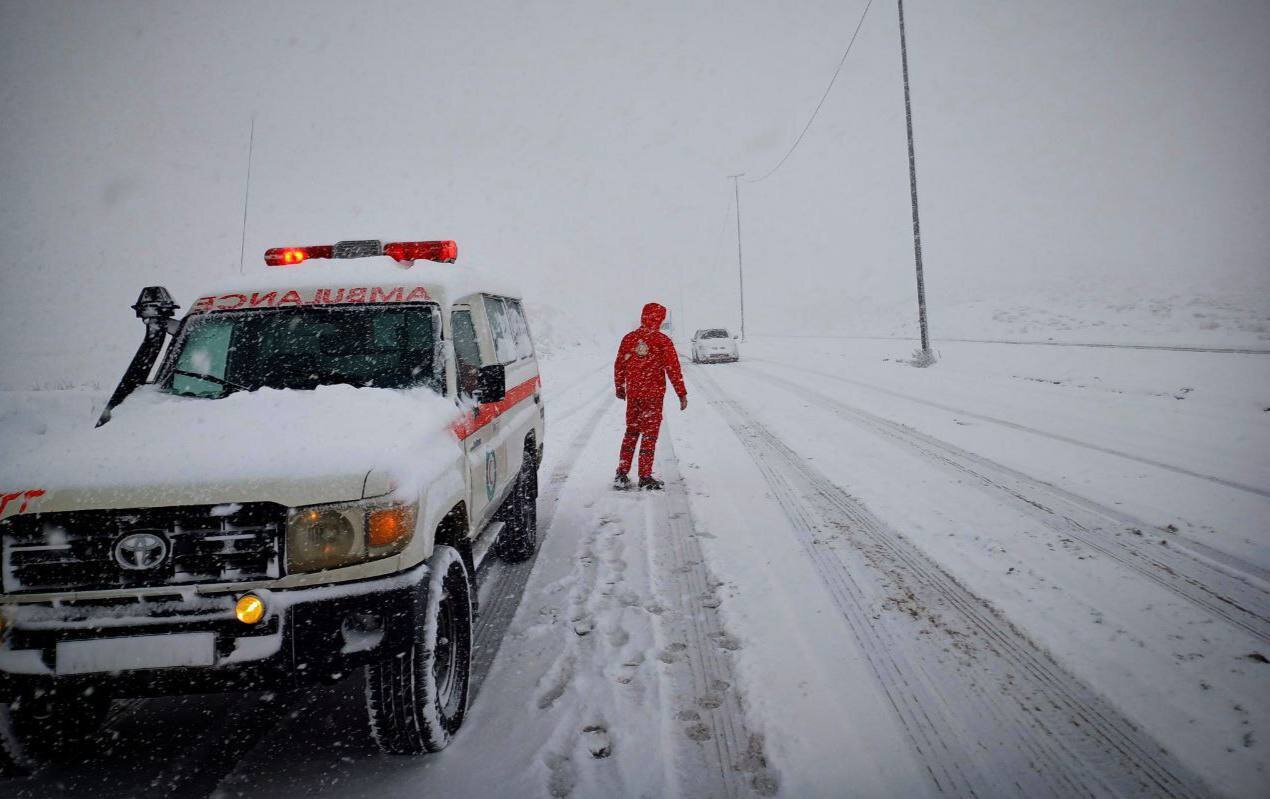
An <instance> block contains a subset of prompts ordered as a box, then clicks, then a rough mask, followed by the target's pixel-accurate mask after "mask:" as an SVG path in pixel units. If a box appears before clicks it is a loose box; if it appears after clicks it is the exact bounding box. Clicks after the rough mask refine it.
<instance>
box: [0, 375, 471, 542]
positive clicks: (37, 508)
mask: <svg viewBox="0 0 1270 799" xmlns="http://www.w3.org/2000/svg"><path fill="white" fill-rule="evenodd" d="M456 415H457V410H456V408H455V406H454V404H453V403H452V402H448V401H446V400H445V399H444V398H442V397H441V396H439V395H437V394H436V393H435V392H432V391H429V390H426V389H416V390H411V391H393V390H388V389H375V388H354V387H352V386H322V387H320V388H318V389H316V390H314V391H293V390H286V391H283V390H275V389H261V390H259V391H253V392H246V391H243V392H238V393H235V394H231V395H229V396H227V397H225V398H223V399H216V400H209V399H194V398H187V397H176V396H172V395H169V394H164V393H162V392H160V391H158V390H157V389H155V388H154V387H146V388H143V389H140V390H138V391H137V392H135V393H134V394H133V395H132V396H131V397H129V398H128V400H127V401H126V402H124V403H123V404H122V405H120V406H119V407H118V408H116V409H115V410H114V412H113V414H112V418H111V421H110V422H109V423H108V424H106V425H104V426H102V427H99V428H92V427H90V426H88V424H85V426H84V428H83V429H76V430H69V431H60V432H45V433H43V434H38V432H37V434H35V435H30V436H19V438H18V442H13V443H19V442H20V446H19V447H18V448H17V449H16V450H14V451H11V452H10V454H9V456H8V457H5V458H3V460H0V488H3V489H4V495H5V496H8V495H9V494H13V493H15V492H17V493H18V494H20V496H17V497H13V498H11V499H10V500H9V501H8V502H7V503H6V507H4V508H3V510H0V517H8V516H11V515H14V514H16V513H17V512H19V511H20V510H22V506H23V505H25V506H27V507H26V511H27V512H56V511H66V510H82V509H90V508H137V507H158V506H168V505H202V504H229V503H241V502H277V503H280V504H283V505H287V506H292V507H294V506H299V505H308V504H314V503H319V502H339V501H346V500H355V499H360V498H362V497H364V496H372V495H377V494H382V493H384V492H385V491H387V490H388V489H389V486H395V487H396V488H397V490H398V491H399V492H400V493H402V494H403V495H405V496H411V497H413V496H418V493H417V492H418V491H419V490H422V489H423V488H425V487H426V485H427V484H428V483H429V482H431V481H432V480H434V479H436V477H437V476H438V475H439V474H440V473H441V472H443V471H445V470H447V469H451V468H454V462H455V461H456V459H457V458H458V456H459V449H458V447H457V445H456V443H455V439H454V434H453V433H452V432H451V430H450V429H449V428H450V425H451V424H452V423H453V422H454V420H455V417H456Z"/></svg>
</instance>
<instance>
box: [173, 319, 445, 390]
mask: <svg viewBox="0 0 1270 799" xmlns="http://www.w3.org/2000/svg"><path fill="white" fill-rule="evenodd" d="M439 338H440V317H439V316H438V314H437V309H436V306H434V305H390V306H385V305H377V306H374V307H369V308H368V307H365V306H318V307H313V306H309V307H304V308H285V309H261V310H252V311H221V312H216V313H207V314H201V315H197V316H191V317H190V318H189V319H188V320H187V321H186V323H185V327H184V330H183V331H182V333H181V335H180V337H179V338H178V339H177V340H176V342H175V343H174V344H173V352H172V353H171V354H170V355H169V357H168V359H167V361H166V364H165V367H164V375H163V377H162V378H161V380H160V388H161V389H162V390H163V391H166V392H169V393H172V394H179V395H182V396H192V397H204V398H209V399H215V398H219V397H223V396H225V395H227V394H229V393H232V392H234V391H255V390H256V389H258V388H289V389H313V388H316V387H318V386H325V385H333V384H340V383H343V384H348V385H353V386H359V387H377V388H415V387H419V386H426V387H430V388H432V389H433V390H435V391H437V392H444V385H445V367H444V362H443V361H441V360H440V359H439V358H438V355H437V350H438V348H437V346H436V344H437V341H438V339H439Z"/></svg>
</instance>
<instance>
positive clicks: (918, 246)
mask: <svg viewBox="0 0 1270 799" xmlns="http://www.w3.org/2000/svg"><path fill="white" fill-rule="evenodd" d="M897 2H898V5H899V10H900V60H901V61H902V62H903V64H904V119H905V121H906V123H907V124H908V185H909V190H910V192H911V194H912V197H913V257H914V258H915V259H916V262H917V321H918V324H919V325H920V326H921V329H922V361H924V363H922V364H921V365H923V366H929V365H930V364H931V363H932V362H933V360H934V358H933V356H932V355H931V351H930V335H929V334H928V332H927V330H926V281H925V279H924V278H923V276H922V226H921V222H919V221H918V218H917V158H916V156H914V154H913V104H912V101H911V100H910V99H909V91H908V43H907V41H906V40H905V38H904V0H897Z"/></svg>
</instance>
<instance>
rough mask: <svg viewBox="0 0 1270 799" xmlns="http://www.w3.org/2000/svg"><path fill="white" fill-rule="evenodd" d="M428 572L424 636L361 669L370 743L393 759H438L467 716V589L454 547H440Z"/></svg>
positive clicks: (464, 570) (465, 574) (469, 650)
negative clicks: (434, 756)
mask: <svg viewBox="0 0 1270 799" xmlns="http://www.w3.org/2000/svg"><path fill="white" fill-rule="evenodd" d="M428 567H429V573H428V585H427V596H425V597H424V599H423V608H424V610H423V628H422V629H421V630H419V634H418V635H417V637H416V640H415V642H414V644H413V646H411V647H410V649H408V650H406V651H405V652H402V653H400V654H398V655H396V656H394V657H390V658H388V659H386V660H384V661H382V662H380V663H373V664H371V665H369V666H367V667H366V714H367V716H368V717H369V718H370V730H371V735H372V737H373V738H374V739H375V743H376V744H378V746H379V748H380V749H381V750H382V751H384V752H387V753H389V754H394V755H419V754H423V753H425V752H439V751H440V750H442V749H444V748H445V747H446V745H448V744H449V743H450V740H451V739H452V738H453V737H454V734H455V733H456V732H458V729H459V726H460V725H462V724H463V716H464V714H466V713H467V696H468V685H469V677H470V669H471V659H472V657H471V656H472V601H471V596H472V591H471V586H472V583H471V581H470V579H469V577H468V571H467V565H466V564H465V563H464V562H463V555H462V554H461V553H460V552H459V551H458V550H457V549H455V548H454V547H450V546H445V545H439V546H437V547H436V549H435V551H434V552H433V553H432V558H431V560H429V561H428Z"/></svg>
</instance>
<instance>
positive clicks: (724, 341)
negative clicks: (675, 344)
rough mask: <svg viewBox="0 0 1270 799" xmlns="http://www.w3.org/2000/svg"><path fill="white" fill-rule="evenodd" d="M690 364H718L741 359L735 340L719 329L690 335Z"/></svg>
mask: <svg viewBox="0 0 1270 799" xmlns="http://www.w3.org/2000/svg"><path fill="white" fill-rule="evenodd" d="M691 351H692V362H693V363H718V362H720V361H738V360H740V358H741V354H740V349H739V348H738V346H737V343H736V339H735V338H734V337H733V336H732V335H731V334H730V333H728V331H727V330H724V329H723V328H721V327H711V328H706V329H704V330H698V331H697V332H696V333H694V334H693V335H692V345H691Z"/></svg>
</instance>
